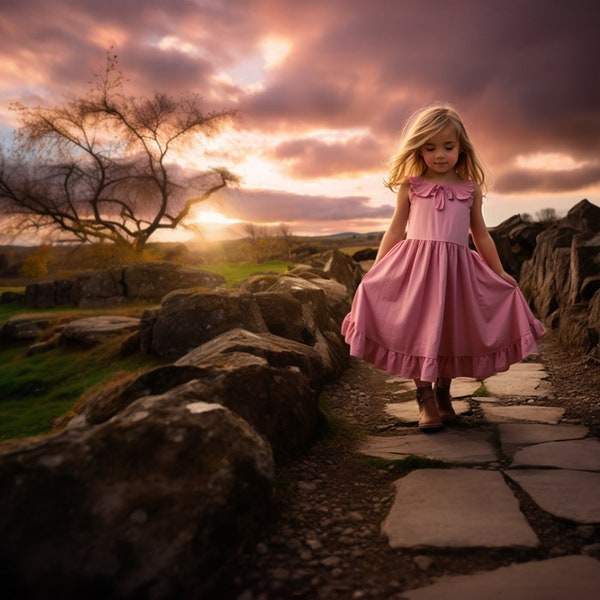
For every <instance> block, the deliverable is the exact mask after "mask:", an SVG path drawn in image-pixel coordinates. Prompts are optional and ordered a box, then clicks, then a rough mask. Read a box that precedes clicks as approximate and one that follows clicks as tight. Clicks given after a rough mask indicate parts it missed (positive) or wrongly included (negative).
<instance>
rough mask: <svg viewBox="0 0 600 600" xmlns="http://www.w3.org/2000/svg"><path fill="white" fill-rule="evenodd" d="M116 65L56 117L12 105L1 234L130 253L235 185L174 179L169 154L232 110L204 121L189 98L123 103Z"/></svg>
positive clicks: (225, 176)
mask: <svg viewBox="0 0 600 600" xmlns="http://www.w3.org/2000/svg"><path fill="white" fill-rule="evenodd" d="M123 83H124V77H123V74H122V73H121V71H120V70H119V68H118V61H117V56H116V55H115V54H114V53H112V52H108V53H107V59H106V65H105V68H104V70H103V71H102V72H101V73H99V74H98V75H96V77H95V80H94V82H93V85H92V87H91V89H90V90H89V92H88V93H87V94H86V95H85V96H83V97H74V98H70V99H67V100H66V101H65V103H64V105H63V106H59V107H51V108H48V107H40V106H38V107H35V108H27V107H25V106H23V105H21V104H18V103H17V104H14V105H13V109H14V110H16V111H17V112H18V114H19V120H20V127H19V129H18V130H17V133H16V137H15V143H14V145H13V147H12V148H11V152H10V153H7V151H6V150H3V151H2V153H1V155H0V219H1V220H2V228H3V229H5V230H6V231H7V232H8V231H11V230H12V231H13V232H14V231H15V230H18V231H23V230H25V229H31V228H33V229H35V230H37V232H38V235H44V234H46V233H48V232H51V233H52V234H53V236H55V239H58V240H60V241H81V242H87V241H95V242H102V241H108V242H114V243H115V244H117V245H121V246H125V247H129V248H134V249H136V250H140V249H141V248H143V247H144V244H145V243H146V242H147V241H148V238H150V236H152V235H153V234H154V233H156V232H157V231H159V230H164V229H175V228H177V227H179V226H183V225H185V223H186V219H188V217H189V215H190V211H191V209H192V207H193V206H194V205H196V204H198V203H200V202H203V201H204V200H206V199H207V198H209V197H210V196H211V195H212V194H214V193H215V192H216V191H217V190H220V189H221V188H224V187H226V186H227V185H229V184H233V183H236V182H237V178H236V176H235V175H234V174H232V173H231V172H230V171H228V170H227V169H225V168H222V167H213V168H207V169H203V170H198V171H196V172H195V173H193V174H190V173H189V172H186V171H184V170H183V169H182V168H181V167H179V166H178V165H177V164H176V162H175V159H176V154H177V152H179V151H181V150H183V149H185V148H189V145H190V143H191V142H192V141H194V140H195V139H197V137H198V136H199V135H204V136H212V135H216V134H217V133H218V132H219V131H220V130H221V127H222V126H223V125H224V124H225V123H227V122H228V121H229V120H230V119H231V118H232V117H234V116H235V114H236V111H234V110H221V111H216V112H211V113H205V112H203V111H202V109H201V104H200V98H199V97H198V96H197V95H195V94H187V95H183V96H181V97H179V98H176V99H174V98H172V97H170V96H167V95H165V94H162V93H155V94H154V95H153V96H151V97H147V98H146V97H142V98H140V97H130V96H126V95H125V94H124V91H123Z"/></svg>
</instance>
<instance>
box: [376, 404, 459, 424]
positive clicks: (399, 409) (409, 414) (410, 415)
mask: <svg viewBox="0 0 600 600" xmlns="http://www.w3.org/2000/svg"><path fill="white" fill-rule="evenodd" d="M452 406H454V410H455V411H456V414H457V415H465V414H467V413H469V412H470V411H471V406H470V405H469V403H468V402H467V401H466V400H454V401H453V402H452ZM385 412H386V413H388V415H391V416H392V417H395V418H396V419H398V420H399V421H403V422H404V423H416V422H417V421H418V420H419V406H418V404H417V402H416V401H415V400H411V401H407V402H390V403H388V404H386V406H385Z"/></svg>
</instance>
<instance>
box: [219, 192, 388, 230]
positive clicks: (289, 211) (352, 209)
mask: <svg viewBox="0 0 600 600" xmlns="http://www.w3.org/2000/svg"><path fill="white" fill-rule="evenodd" d="M217 206H218V208H219V209H221V210H223V212H224V213H225V214H227V216H229V217H231V218H235V219H240V220H242V221H251V222H257V223H280V222H282V223H289V224H297V223H321V222H328V221H351V220H362V219H372V220H380V219H389V218H390V217H391V215H392V213H393V210H394V209H393V207H392V206H389V205H385V206H371V205H369V198H368V197H365V196H345V197H340V198H331V197H328V196H318V195H313V196H311V195H301V194H292V193H288V192H280V191H273V190H245V189H241V190H227V191H226V192H223V193H221V194H220V195H219V200H218V204H217Z"/></svg>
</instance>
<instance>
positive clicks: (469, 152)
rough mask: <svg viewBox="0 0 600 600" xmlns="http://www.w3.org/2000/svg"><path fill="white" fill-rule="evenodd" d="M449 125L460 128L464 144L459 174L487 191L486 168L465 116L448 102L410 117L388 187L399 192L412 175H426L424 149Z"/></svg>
mask: <svg viewBox="0 0 600 600" xmlns="http://www.w3.org/2000/svg"><path fill="white" fill-rule="evenodd" d="M448 125H451V126H453V127H454V128H455V129H456V133H457V138H458V144H459V146H460V155H459V157H458V162H457V163H456V173H457V174H458V175H459V176H460V177H462V178H463V179H470V180H472V181H474V182H475V183H477V184H478V185H479V186H480V187H481V188H482V190H483V191H485V167H484V165H483V163H482V162H481V160H480V158H479V157H478V156H477V152H476V151H475V148H474V147H473V144H472V143H471V140H470V139H469V136H468V135H467V131H466V129H465V126H464V124H463V122H462V120H461V118H460V117H459V116H458V113H457V112H456V111H455V110H454V109H453V108H452V107H450V106H448V105H434V106H428V107H425V108H423V109H421V110H419V111H417V112H416V113H414V114H413V115H412V116H411V117H410V118H409V119H408V121H407V122H406V125H405V126H404V129H403V130H402V135H401V137H400V145H399V148H398V152H396V154H394V155H393V156H392V158H391V159H390V161H389V163H388V166H389V176H388V178H387V179H386V180H384V184H385V185H386V187H388V188H390V189H391V190H392V191H394V192H395V191H397V189H398V187H399V186H400V185H401V184H402V183H404V182H405V181H406V180H407V179H408V178H409V177H414V176H419V175H424V174H425V172H426V171H427V166H426V165H425V161H424V160H423V157H422V156H421V152H420V150H421V148H422V147H423V146H424V145H425V144H426V143H427V142H428V141H429V140H430V139H431V138H432V137H435V136H436V135H438V134H439V133H440V132H442V131H443V130H444V129H445V128H446V127H447V126H448Z"/></svg>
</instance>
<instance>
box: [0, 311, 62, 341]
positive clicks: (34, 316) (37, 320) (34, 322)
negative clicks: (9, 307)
mask: <svg viewBox="0 0 600 600" xmlns="http://www.w3.org/2000/svg"><path fill="white" fill-rule="evenodd" d="M60 321H61V317H60V316H58V315H55V314H50V313H48V314H45V313H23V314H20V315H16V316H14V317H11V318H10V319H8V321H6V323H4V325H3V326H2V328H0V339H2V338H4V339H7V340H12V341H30V340H35V339H36V338H38V337H39V336H40V335H41V334H42V333H43V332H45V331H46V330H48V329H49V328H50V327H53V326H55V325H58V324H59V323H60Z"/></svg>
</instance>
